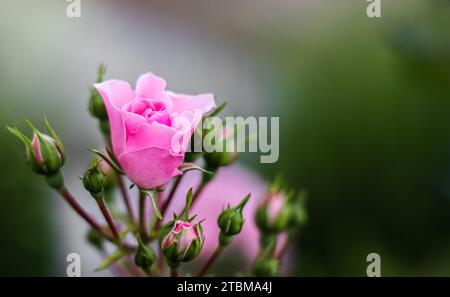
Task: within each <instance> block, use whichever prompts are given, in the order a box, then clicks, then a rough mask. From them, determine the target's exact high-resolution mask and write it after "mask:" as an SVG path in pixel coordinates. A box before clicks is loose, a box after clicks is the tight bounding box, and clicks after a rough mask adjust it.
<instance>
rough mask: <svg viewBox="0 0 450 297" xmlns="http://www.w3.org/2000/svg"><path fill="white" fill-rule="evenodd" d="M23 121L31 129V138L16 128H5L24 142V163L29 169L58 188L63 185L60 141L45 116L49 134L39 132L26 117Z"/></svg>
mask: <svg viewBox="0 0 450 297" xmlns="http://www.w3.org/2000/svg"><path fill="white" fill-rule="evenodd" d="M25 122H26V123H27V124H28V126H30V128H31V129H32V130H33V138H32V139H29V138H28V137H27V136H26V135H25V134H23V133H22V132H20V131H19V130H18V129H17V128H11V127H7V129H8V131H9V132H10V133H12V134H13V135H15V136H17V137H18V138H19V139H20V140H21V141H22V142H23V143H24V144H25V148H26V163H27V164H28V165H29V166H30V167H31V169H32V170H33V171H34V172H35V173H37V174H40V175H44V176H45V177H46V181H47V183H48V184H49V185H50V186H51V187H53V188H55V189H57V190H60V189H61V188H62V187H63V186H64V180H63V178H62V175H61V173H60V169H61V167H62V166H63V165H64V161H65V157H64V148H63V146H62V143H61V141H60V140H59V138H58V136H57V135H56V133H55V130H53V128H52V127H51V126H50V123H49V122H48V121H47V119H46V118H44V125H45V127H46V129H47V131H48V133H49V134H50V135H47V134H44V133H42V132H40V131H39V130H38V129H37V128H36V127H34V126H33V124H32V123H31V122H30V121H29V120H27V119H26V120H25Z"/></svg>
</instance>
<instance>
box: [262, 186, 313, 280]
mask: <svg viewBox="0 0 450 297" xmlns="http://www.w3.org/2000/svg"><path fill="white" fill-rule="evenodd" d="M305 198H306V193H305V192H304V191H301V192H300V193H295V192H293V191H289V192H286V191H284V190H283V189H282V186H281V180H280V179H278V180H277V181H276V182H275V183H274V184H273V185H272V186H271V187H270V188H269V189H268V191H267V193H266V195H265V197H264V198H263V200H262V201H261V203H260V205H259V206H258V208H257V210H256V214H255V221H256V225H257V226H258V228H259V230H260V246H261V251H260V254H259V256H258V258H257V259H256V261H255V262H254V264H253V272H254V274H255V275H256V276H275V275H276V274H277V273H278V268H279V262H278V259H277V257H275V250H276V244H277V239H278V235H280V234H281V233H288V234H294V233H295V232H296V231H297V230H298V228H299V227H301V226H303V225H304V224H305V223H306V220H307V216H306V211H305V208H304V201H305Z"/></svg>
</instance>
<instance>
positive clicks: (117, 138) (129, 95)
mask: <svg viewBox="0 0 450 297" xmlns="http://www.w3.org/2000/svg"><path fill="white" fill-rule="evenodd" d="M94 86H95V88H96V89H97V91H98V93H99V94H100V96H101V97H102V99H103V102H104V103H105V107H106V111H107V112H108V118H109V124H110V128H111V141H112V144H113V151H114V153H115V154H116V155H117V156H118V155H120V154H122V153H123V151H124V149H125V141H126V131H125V124H124V121H123V119H122V115H121V111H120V109H121V108H122V106H123V105H124V104H126V103H128V102H130V101H131V100H133V98H134V91H133V89H131V86H130V85H129V84H128V83H127V82H124V81H120V80H108V81H105V82H102V83H99V84H95V85H94Z"/></svg>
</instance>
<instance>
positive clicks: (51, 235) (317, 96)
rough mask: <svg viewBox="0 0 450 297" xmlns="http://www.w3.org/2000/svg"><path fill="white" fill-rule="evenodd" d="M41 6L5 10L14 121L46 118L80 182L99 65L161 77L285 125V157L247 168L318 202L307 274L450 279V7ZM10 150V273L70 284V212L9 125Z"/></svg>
mask: <svg viewBox="0 0 450 297" xmlns="http://www.w3.org/2000/svg"><path fill="white" fill-rule="evenodd" d="M36 2H37V1H31V0H29V1H23V0H21V1H13V0H2V1H0V6H1V10H0V40H1V47H0V99H1V104H2V105H1V110H0V115H1V117H0V126H2V127H4V126H5V125H6V124H17V125H18V126H19V127H24V125H23V124H21V118H22V117H24V116H29V117H31V118H32V119H35V120H37V119H39V117H40V115H41V114H42V113H46V114H47V115H48V116H49V118H50V119H51V120H52V122H53V123H54V124H55V126H56V127H57V130H58V131H59V132H60V134H62V138H63V141H64V143H65V144H66V147H67V149H68V154H69V155H70V156H71V160H69V161H68V164H67V166H66V167H67V169H66V170H67V171H68V172H67V173H66V176H68V179H72V180H74V184H75V183H76V178H77V176H78V175H80V172H81V169H82V168H83V164H86V162H87V160H88V157H89V156H88V155H87V154H86V152H85V150H84V147H85V146H86V145H93V144H96V143H100V142H101V139H99V136H98V134H97V133H96V132H95V131H94V129H92V127H93V126H94V125H95V121H94V120H92V119H90V118H89V115H88V114H87V111H86V108H87V97H88V88H89V85H90V84H92V82H94V79H95V69H96V66H97V64H98V63H100V62H105V63H107V64H108V65H109V70H108V75H107V77H109V78H112V77H117V78H123V79H127V80H129V81H134V79H135V77H137V75H138V74H140V73H142V72H145V71H148V70H151V71H154V72H155V73H158V74H160V75H162V76H164V77H166V78H167V80H168V81H169V87H170V88H173V89H176V90H182V91H183V92H186V93H189V92H193V93H195V92H202V91H205V90H209V91H211V92H213V93H215V94H216V95H217V96H218V98H220V100H219V101H224V100H227V101H229V102H230V103H229V109H228V112H229V114H234V113H236V112H239V113H241V114H243V115H254V116H279V117H280V124H281V127H280V128H281V129H280V159H279V161H278V163H276V164H271V165H267V164H259V163H258V156H255V155H247V156H245V158H244V162H246V163H247V164H248V165H250V166H253V167H254V169H255V171H257V172H260V173H261V174H262V175H264V176H265V177H266V178H267V179H270V178H272V177H273V176H274V175H275V174H276V173H277V172H282V173H283V174H284V175H285V176H286V178H287V179H288V181H289V182H290V183H291V184H293V185H295V186H297V187H299V188H300V187H304V188H306V189H307V190H308V192H309V193H310V198H309V200H308V211H309V217H310V221H309V223H308V225H307V227H306V228H305V230H304V231H303V232H302V234H301V236H300V237H299V242H298V245H297V249H298V256H297V257H296V258H297V260H298V265H296V267H295V270H296V274H297V275H319V276H335V275H339V276H341V275H362V276H364V275H365V272H366V271H365V269H366V262H365V259H366V256H367V254H369V253H371V252H376V253H379V254H380V255H381V259H382V275H385V276H387V275H392V276H397V275H427V276H431V275H447V276H448V275H450V268H449V267H450V3H449V2H448V1H444V0H434V1H419V0H399V1H383V0H382V1H381V2H382V17H381V18H379V19H376V18H372V19H371V18H368V17H367V16H366V6H367V4H368V3H367V2H365V1H362V0H346V1H332V0H329V1H325V0H322V1H312V0H310V1H306V0H305V1H302V0H298V1H287V0H283V1H268V0H267V1H243V2H241V1H222V2H215V1H214V3H212V2H213V1H189V3H186V2H184V1H164V3H162V2H161V1H160V2H158V1H126V2H125V1H122V2H121V1H100V0H96V1H83V0H82V1H81V3H82V17H81V18H80V19H70V18H68V17H67V16H66V15H65V9H66V6H67V3H66V2H65V1H39V3H36ZM171 82H173V83H171ZM0 142H1V152H2V154H0V160H1V164H2V166H1V168H2V169H1V171H0V190H1V205H2V207H1V208H0V211H1V213H0V236H1V238H2V240H1V245H0V275H59V274H60V273H61V271H63V270H64V266H63V265H62V264H59V263H60V262H62V263H64V258H63V257H62V256H60V255H62V254H63V252H62V250H67V245H64V244H62V243H61V242H62V241H63V240H64V238H66V237H71V235H70V234H69V235H67V234H65V236H66V237H64V236H61V234H62V233H64V232H63V231H61V230H65V229H64V228H63V227H62V226H61V223H60V222H59V220H60V219H61V214H58V213H60V212H61V208H63V207H64V205H63V204H61V205H60V206H61V207H58V205H59V204H57V202H56V200H57V198H56V197H55V196H54V195H53V194H52V193H51V192H49V191H48V190H47V189H46V188H45V187H43V184H42V180H41V179H40V178H39V177H37V176H34V175H33V174H32V173H30V172H29V170H28V168H27V167H26V166H25V165H24V164H23V161H22V156H23V153H22V150H21V149H22V147H21V145H20V144H19V143H18V141H16V140H15V139H13V137H11V136H10V135H8V134H7V132H6V130H5V129H2V130H0ZM80 164H81V165H80ZM74 234H75V233H74ZM76 236H78V235H73V237H76ZM79 239H80V238H78V240H79ZM73 240H74V239H73ZM69 247H70V244H69ZM61 257H62V258H61Z"/></svg>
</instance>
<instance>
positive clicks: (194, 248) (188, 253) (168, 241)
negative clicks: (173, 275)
mask: <svg viewBox="0 0 450 297" xmlns="http://www.w3.org/2000/svg"><path fill="white" fill-rule="evenodd" d="M162 234H163V235H162V236H161V239H160V242H161V249H162V252H163V254H164V256H165V257H166V259H167V261H168V264H169V265H170V266H171V267H172V268H176V267H177V266H178V265H179V264H180V262H188V261H191V260H193V259H194V258H195V257H197V255H198V254H199V253H200V251H201V249H202V246H203V242H204V236H203V231H202V227H201V225H200V223H191V222H189V221H181V220H175V221H171V222H169V223H168V224H167V225H166V226H165V227H164V228H163V231H162Z"/></svg>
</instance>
